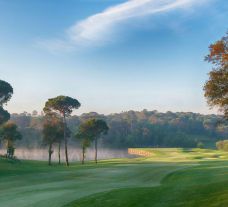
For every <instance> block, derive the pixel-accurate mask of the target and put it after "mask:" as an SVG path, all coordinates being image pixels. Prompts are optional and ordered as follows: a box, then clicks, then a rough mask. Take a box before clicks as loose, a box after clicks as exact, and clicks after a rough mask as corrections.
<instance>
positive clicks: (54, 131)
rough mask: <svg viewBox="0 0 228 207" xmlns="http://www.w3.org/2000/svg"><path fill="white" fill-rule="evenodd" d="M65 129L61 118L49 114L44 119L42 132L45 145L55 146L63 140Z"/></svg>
mask: <svg viewBox="0 0 228 207" xmlns="http://www.w3.org/2000/svg"><path fill="white" fill-rule="evenodd" d="M63 128H64V126H63V122H62V120H61V118H59V117H58V116H57V115H55V114H47V115H46V116H45V119H44V125H43V130H42V133H43V142H44V144H47V145H49V144H53V143H55V142H59V141H60V140H61V139H63V134H64V131H63Z"/></svg>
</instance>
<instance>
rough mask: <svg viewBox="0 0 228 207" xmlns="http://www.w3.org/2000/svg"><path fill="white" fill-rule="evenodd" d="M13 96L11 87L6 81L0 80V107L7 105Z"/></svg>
mask: <svg viewBox="0 0 228 207" xmlns="http://www.w3.org/2000/svg"><path fill="white" fill-rule="evenodd" d="M12 95H13V88H12V86H11V85H10V84H9V83H7V82H6V81H3V80H0V106H1V107H2V106H3V104H5V103H7V102H8V101H9V100H10V99H11V97H12Z"/></svg>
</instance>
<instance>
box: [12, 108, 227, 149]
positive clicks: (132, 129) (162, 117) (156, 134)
mask: <svg viewBox="0 0 228 207" xmlns="http://www.w3.org/2000/svg"><path fill="white" fill-rule="evenodd" d="M90 118H99V119H103V120H105V121H106V122H107V124H108V126H109V132H108V134H107V135H105V136H103V137H102V138H101V139H100V140H99V146H100V147H108V148H126V147H207V146H210V147H211V146H215V142H216V141H218V140H223V139H226V138H228V125H227V123H224V122H222V121H224V120H222V119H223V117H222V116H218V115H202V114H198V113H192V112H176V113H173V112H170V111H168V112H166V113H160V112H158V111H147V110H143V111H140V112H138V111H128V112H122V113H116V114H110V115H102V114H97V113H96V112H90V113H84V114H82V115H80V116H71V117H69V118H68V119H67V123H68V126H69V128H70V130H71V132H72V133H71V135H72V138H70V140H69V142H70V144H71V146H76V145H77V144H78V143H77V141H76V140H75V138H73V135H74V134H75V133H76V132H77V130H78V127H79V125H80V124H81V123H83V122H85V121H86V120H88V119H90ZM11 120H12V121H14V122H15V123H16V124H17V125H18V129H19V131H20V132H21V134H22V135H23V139H22V140H20V141H19V142H18V143H16V145H17V147H26V148H40V147H43V144H42V126H43V121H44V116H43V114H40V115H39V114H38V113H37V112H36V111H33V113H32V114H30V113H27V112H24V113H21V114H11Z"/></svg>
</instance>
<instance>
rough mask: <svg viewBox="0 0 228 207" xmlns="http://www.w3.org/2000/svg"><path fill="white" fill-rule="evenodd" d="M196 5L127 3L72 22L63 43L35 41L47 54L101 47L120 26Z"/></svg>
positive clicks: (147, 0) (191, 0)
mask: <svg viewBox="0 0 228 207" xmlns="http://www.w3.org/2000/svg"><path fill="white" fill-rule="evenodd" d="M197 3H199V0H128V1H126V2H125V3H121V4H118V5H116V6H112V7H110V8H107V9H106V10H104V11H103V12H101V13H97V14H95V15H92V16H90V17H88V18H86V19H84V20H82V21H79V22H76V23H75V24H74V25H73V26H71V27H70V28H68V29H67V30H66V31H65V38H64V39H54V40H45V41H39V44H40V46H42V47H46V48H47V49H49V50H72V49H73V48H75V47H76V46H80V45H82V46H91V45H96V44H100V43H104V42H107V41H109V40H111V39H112V34H113V32H114V31H116V29H117V26H119V25H121V23H122V22H125V21H127V20H129V19H133V18H139V17H142V16H147V15H152V14H158V13H165V12H168V11H170V10H174V9H184V8H189V7H191V6H194V5H196V4H197ZM201 3H202V1H201Z"/></svg>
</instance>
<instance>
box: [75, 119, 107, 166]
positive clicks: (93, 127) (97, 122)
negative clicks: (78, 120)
mask: <svg viewBox="0 0 228 207" xmlns="http://www.w3.org/2000/svg"><path fill="white" fill-rule="evenodd" d="M108 130H109V128H108V126H107V124H106V122H105V121H104V120H101V119H88V120H87V121H85V122H84V123H83V124H81V125H80V127H79V133H78V134H77V136H78V137H79V138H80V137H82V138H83V137H86V138H88V139H89V140H93V141H94V145H95V156H94V160H95V162H96V163H97V141H98V139H99V138H100V137H101V135H104V134H107V132H108Z"/></svg>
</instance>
